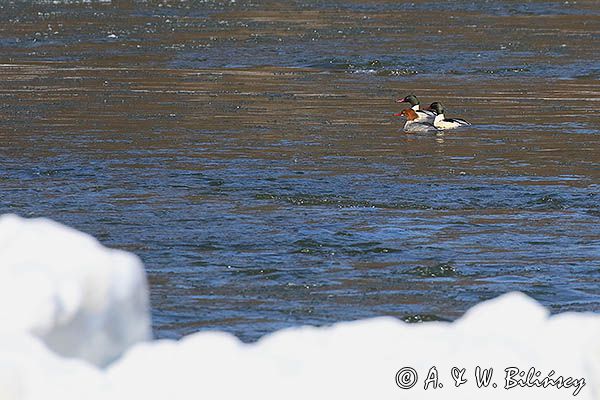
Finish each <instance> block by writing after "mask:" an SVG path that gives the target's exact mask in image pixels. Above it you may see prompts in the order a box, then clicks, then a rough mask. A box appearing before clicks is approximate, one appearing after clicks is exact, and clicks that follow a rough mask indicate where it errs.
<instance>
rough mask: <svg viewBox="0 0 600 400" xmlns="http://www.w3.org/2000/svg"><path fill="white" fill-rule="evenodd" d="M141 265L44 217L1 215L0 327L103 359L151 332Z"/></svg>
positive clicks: (57, 348) (96, 360)
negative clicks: (29, 217) (30, 217)
mask: <svg viewBox="0 0 600 400" xmlns="http://www.w3.org/2000/svg"><path fill="white" fill-rule="evenodd" d="M148 315H149V314H148V293H147V288H146V279H145V275H144V269H143V265H142V263H141V262H140V260H139V259H138V258H137V257H136V256H134V255H133V254H130V253H127V252H124V251H120V250H110V249H107V248H105V247H103V246H102V245H101V244H100V243H99V242H98V241H97V240H96V239H94V238H93V237H91V236H89V235H86V234H83V233H81V232H78V231H76V230H74V229H71V228H68V227H65V226H63V225H61V224H58V223H56V222H53V221H50V220H47V219H42V218H40V219H24V218H20V217H17V216H15V215H4V216H2V217H0V321H1V323H0V333H3V334H4V333H5V334H11V333H12V334H18V333H29V334H31V335H34V336H36V337H38V338H39V339H41V340H42V341H43V342H44V343H45V344H46V345H47V346H48V347H50V348H51V349H52V350H54V351H55V352H57V353H58V354H61V355H63V356H69V357H78V358H83V359H85V360H88V361H90V362H92V363H94V364H98V365H104V364H106V363H108V362H109V361H112V360H114V359H115V358H116V357H118V356H119V355H120V354H121V353H122V352H123V351H124V350H125V349H126V348H128V347H129V346H131V345H132V344H133V343H135V342H137V341H140V340H145V339H148V338H149V337H150V319H149V316H148Z"/></svg>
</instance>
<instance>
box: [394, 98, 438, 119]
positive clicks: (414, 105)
mask: <svg viewBox="0 0 600 400" xmlns="http://www.w3.org/2000/svg"><path fill="white" fill-rule="evenodd" d="M396 103H410V108H411V109H413V110H414V111H415V112H416V113H417V120H416V121H415V122H429V123H433V120H434V119H435V113H434V112H432V111H430V110H421V106H420V104H421V103H420V102H419V99H417V96H415V95H413V94H411V95H408V96H406V97H405V98H403V99H398V100H396Z"/></svg>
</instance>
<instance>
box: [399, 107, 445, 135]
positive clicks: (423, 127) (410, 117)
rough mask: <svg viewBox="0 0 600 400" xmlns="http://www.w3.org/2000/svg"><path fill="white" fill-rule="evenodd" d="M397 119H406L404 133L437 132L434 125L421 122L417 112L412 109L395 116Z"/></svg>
mask: <svg viewBox="0 0 600 400" xmlns="http://www.w3.org/2000/svg"><path fill="white" fill-rule="evenodd" d="M394 116H395V117H405V118H406V123H405V124H404V132H437V129H436V127H435V126H433V124H430V123H429V122H419V116H418V115H417V112H416V111H415V110H413V109H412V108H407V109H405V110H402V112H401V113H398V114H394Z"/></svg>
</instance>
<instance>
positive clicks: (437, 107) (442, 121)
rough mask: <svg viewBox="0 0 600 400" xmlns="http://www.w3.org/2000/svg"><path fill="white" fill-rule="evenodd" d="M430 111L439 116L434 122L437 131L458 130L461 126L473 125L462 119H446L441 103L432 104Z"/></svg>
mask: <svg viewBox="0 0 600 400" xmlns="http://www.w3.org/2000/svg"><path fill="white" fill-rule="evenodd" d="M429 109H430V110H432V111H434V112H435V113H436V114H437V115H436V116H435V119H434V120H433V126H435V127H436V128H437V129H440V130H445V129H456V128H460V127H461V126H468V125H471V124H470V123H469V122H467V121H465V120H464V119H460V118H446V117H445V116H444V106H443V105H442V103H440V102H437V101H436V102H434V103H431V105H430V106H429Z"/></svg>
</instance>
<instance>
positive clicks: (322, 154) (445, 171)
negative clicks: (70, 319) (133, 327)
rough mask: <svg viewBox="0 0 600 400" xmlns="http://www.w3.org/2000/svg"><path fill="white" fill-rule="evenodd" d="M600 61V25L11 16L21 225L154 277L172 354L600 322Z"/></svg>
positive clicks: (9, 173) (9, 116)
mask: <svg viewBox="0 0 600 400" xmlns="http://www.w3.org/2000/svg"><path fill="white" fill-rule="evenodd" d="M599 43H600V7H599V6H598V2H597V1H576V2H575V1H560V2H559V1H528V2H516V1H509V0H504V1H457V2H426V1H415V2H410V3H408V2H397V1H377V2H366V1H343V2H342V1H334V0H326V1H320V2H316V1H314V2H312V1H289V2H283V1H281V2H277V1H239V0H238V1H199V2H194V1H161V2H158V1H148V2H133V1H114V2H91V3H90V2H76V1H56V2H42V1H37V2H20V1H17V2H12V3H8V2H2V3H0V50H1V51H0V100H1V101H0V212H1V213H9V212H10V213H18V214H20V215H23V216H32V217H33V216H47V217H51V218H53V219H55V220H58V221H60V222H62V223H65V224H68V225H70V226H73V227H75V228H77V229H79V230H82V231H85V232H88V233H90V234H92V235H94V236H96V237H97V238H98V239H99V240H101V241H102V243H104V244H105V245H108V246H111V247H116V248H121V249H125V250H128V251H132V252H134V253H136V254H138V255H139V256H140V257H141V258H142V260H143V261H144V263H145V265H146V268H147V273H148V277H149V281H150V285H151V301H152V315H153V322H154V331H155V335H156V336H157V337H171V338H177V337H180V336H181V335H183V334H187V333H191V332H195V331H198V330H201V329H219V330H225V331H228V332H231V333H234V334H235V335H237V336H238V337H240V338H241V339H242V340H245V341H251V340H256V339H257V338H259V337H260V336H262V335H264V334H266V333H268V332H271V331H273V330H276V329H280V328H282V327H287V326H295V325H301V324H313V325H322V324H329V323H332V322H335V321H341V320H353V319H358V318H365V317H372V316H379V315H392V316H396V317H399V318H404V319H406V320H409V321H421V320H431V319H442V320H452V319H454V318H457V317H459V316H460V315H461V314H462V313H464V311H465V310H466V309H467V308H469V307H470V306H472V305H474V304H476V303H477V302H479V301H482V300H484V299H488V298H492V297H495V296H497V295H499V294H501V293H504V292H507V291H512V290H520V291H523V292H525V293H527V294H528V295H530V296H532V297H534V298H535V299H537V300H538V301H540V302H542V303H543V304H544V305H546V306H548V307H549V308H550V309H551V310H552V311H553V312H563V311H571V310H572V311H593V312H600V224H599V223H600V153H599V151H600V117H599V113H598V109H599V108H600V83H599V79H600V45H599ZM411 93H414V94H416V95H417V96H419V97H420V98H421V100H422V101H423V103H424V104H427V103H429V102H432V101H441V102H442V103H444V105H445V106H446V108H447V109H448V112H447V115H448V116H450V117H452V116H456V117H461V118H465V119H468V120H469V121H471V122H472V123H473V126H472V127H470V128H468V129H464V130H460V131H450V132H447V133H446V134H444V135H438V136H436V135H407V134H404V133H402V132H401V128H402V121H401V120H399V119H398V118H397V117H394V116H393V114H394V113H396V112H399V111H400V110H401V106H400V105H398V104H396V103H395V102H394V100H395V99H396V98H398V97H401V96H406V95H408V94H411ZM32 251H34V249H32Z"/></svg>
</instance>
